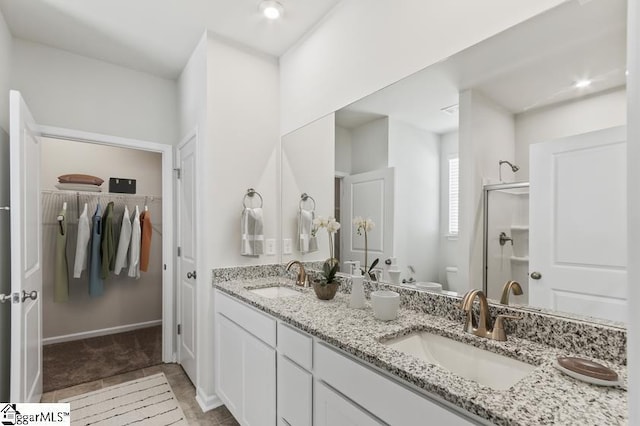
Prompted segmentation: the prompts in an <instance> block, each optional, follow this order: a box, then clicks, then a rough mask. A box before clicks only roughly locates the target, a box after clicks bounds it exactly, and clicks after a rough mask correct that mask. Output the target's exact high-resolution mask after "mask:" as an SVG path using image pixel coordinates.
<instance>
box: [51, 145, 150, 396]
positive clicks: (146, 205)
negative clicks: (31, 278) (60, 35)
mask: <svg viewBox="0 0 640 426" xmlns="http://www.w3.org/2000/svg"><path fill="white" fill-rule="evenodd" d="M68 174H83V175H90V176H95V177H99V178H100V179H101V180H104V183H102V184H101V185H95V184H94V185H93V186H92V187H83V185H82V184H80V186H74V183H73V182H72V183H71V184H69V185H61V184H60V183H61V182H62V181H63V180H64V179H60V176H64V175H68ZM110 178H119V179H125V180H126V182H129V180H131V182H132V183H133V180H135V193H133V194H130V193H111V192H109V191H110V183H109V179H110ZM40 180H41V187H42V201H41V202H42V204H41V207H42V214H43V217H42V225H43V226H42V228H43V229H42V239H43V241H42V250H43V300H42V306H43V308H42V309H43V338H44V339H43V340H44V345H45V346H44V349H43V352H44V353H43V361H44V367H43V368H44V371H43V373H44V383H43V385H44V391H45V392H47V391H51V390H55V389H60V388H64V387H68V386H72V385H76V384H80V383H84V382H89V381H94V380H99V379H103V378H106V377H109V376H112V375H115V374H120V373H124V372H127V371H132V370H137V369H140V368H144V367H148V366H151V365H155V364H159V363H160V362H161V361H162V332H161V324H162V244H163V241H162V196H161V194H162V155H161V154H159V153H154V152H147V151H142V150H136V149H127V148H119V147H112V146H106V145H100V144H95V143H89V142H78V141H68V140H62V139H53V138H43V142H42V161H41V176H40ZM98 182H99V180H98ZM111 189H112V190H116V188H114V187H113V185H111ZM131 190H133V189H131ZM111 203H113V204H111ZM98 206H100V207H99V210H100V211H101V215H102V217H101V221H100V222H97V221H96V220H94V219H93V216H94V214H95V213H96V210H97V209H98ZM108 206H111V208H110V210H111V209H112V214H111V219H110V220H109V225H108V226H109V228H110V232H103V231H104V229H105V228H104V226H105V224H106V222H107V218H106V216H104V215H105V213H106V210H107V207H108ZM125 208H126V210H127V213H128V215H127V218H125V217H124V214H125ZM85 209H86V215H87V216H88V224H89V231H90V232H89V235H90V237H89V239H88V240H89V241H88V243H86V244H87V248H86V260H85V261H84V262H82V261H81V260H79V261H78V264H76V256H77V255H78V256H82V254H81V252H82V250H77V245H78V243H79V242H80V245H81V246H82V244H83V242H82V241H86V239H83V238H82V234H83V233H86V231H81V232H80V234H81V238H80V240H79V239H78V233H79V226H78V225H79V222H82V221H83V219H81V216H82V215H83V212H84V211H85ZM136 212H138V213H137V214H136ZM140 214H143V215H145V216H147V219H149V217H150V221H149V220H147V221H146V226H147V229H146V230H145V229H144V226H141V224H140V222H139V220H140V219H139V215H140ZM136 216H137V217H138V219H136ZM127 220H129V221H130V223H131V232H122V227H123V222H127ZM143 221H144V220H143ZM84 223H85V225H84V226H85V229H86V223H87V222H86V221H85V222H84ZM96 224H98V228H96V226H95V225H96ZM81 225H82V223H81ZM127 226H128V225H127ZM136 227H137V229H138V231H137V232H136V231H135V230H136ZM80 229H82V226H80ZM94 231H99V232H94ZM143 234H144V235H143ZM63 235H64V237H63V238H61V236H63ZM107 235H109V236H110V239H109V241H106V242H105V241H103V240H104V238H105V237H106V236H107ZM121 237H122V241H123V243H122V247H120V246H121V244H120V242H121V241H120V239H121ZM148 238H150V244H149V242H148V241H146V242H143V240H145V239H148ZM98 239H100V241H98ZM61 240H64V241H66V247H64V245H65V244H64V243H61ZM94 241H95V244H94ZM103 242H104V244H103ZM61 244H63V248H62V249H61V248H60V245H61ZM145 245H146V247H145ZM95 248H97V249H98V250H99V251H100V253H101V256H105V257H106V258H107V259H109V260H110V261H105V262H104V265H103V264H102V262H101V261H99V265H98V266H99V268H98V269H97V270H92V259H91V257H92V250H94V249H95ZM118 249H120V250H118ZM60 250H64V254H66V265H65V264H64V263H65V262H64V261H63V260H61V255H60V253H58V251H60ZM122 250H124V253H125V255H124V260H125V264H124V265H123V264H122V263H123V262H122V260H123V259H119V262H118V263H119V265H116V259H115V255H116V254H118V252H119V251H122ZM94 251H95V250H94ZM136 251H137V252H138V253H136ZM132 252H133V253H132ZM136 255H137V257H136ZM110 256H111V257H110ZM144 256H148V266H146V267H145V265H144V263H146V262H145V261H144V259H142V258H143V257H144ZM120 257H122V256H120ZM94 260H95V259H94ZM136 260H137V261H138V263H137V266H138V267H137V268H136V266H135V264H136ZM141 261H142V262H141ZM141 263H142V265H141ZM80 264H82V265H83V266H84V267H83V268H80V269H82V270H81V272H80V273H78V272H79V271H80V269H79V266H80ZM132 264H133V265H134V266H131V265H132ZM122 266H123V267H122ZM120 267H121V268H120ZM118 270H119V273H116V272H118ZM92 273H93V274H97V275H96V276H94V277H90V276H91V275H92ZM78 275H79V277H78ZM96 277H98V278H99V279H98V280H97V281H96V279H95V278H96ZM65 285H68V293H67V294H65V291H64V290H65ZM61 289H62V290H61ZM96 289H97V290H96Z"/></svg>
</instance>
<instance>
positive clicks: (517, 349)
mask: <svg viewBox="0 0 640 426" xmlns="http://www.w3.org/2000/svg"><path fill="white" fill-rule="evenodd" d="M215 277H216V274H215V271H214V284H213V285H214V287H215V289H216V291H215V307H216V314H215V315H216V336H215V343H216V345H215V346H216V381H217V383H216V385H217V392H218V395H219V397H220V398H221V399H222V400H223V402H224V403H225V404H226V405H227V407H228V408H229V410H230V411H231V412H232V413H233V414H234V416H235V417H236V418H237V419H238V421H239V422H240V423H242V424H247V425H273V424H278V425H311V424H315V425H338V424H356V425H369V424H371V425H375V424H391V425H411V424H425V421H426V420H427V419H428V420H429V422H432V424H438V425H463V424H509V425H528V424H581V425H589V424H591V425H607V424H612V425H616V424H626V422H627V420H626V419H627V417H626V416H627V401H626V399H627V393H626V391H625V390H622V389H620V388H608V387H597V386H594V385H590V384H587V383H583V382H579V381H577V380H575V379H572V378H570V377H568V376H565V375H563V374H562V373H560V372H559V371H558V370H557V369H555V368H554V367H553V363H554V362H555V359H556V358H557V357H558V356H561V355H572V354H573V355H575V354H576V352H574V351H572V350H566V349H564V348H562V347H559V346H557V345H556V347H551V346H547V345H544V344H541V343H537V342H534V341H531V340H527V339H523V338H519V337H516V336H515V335H511V336H509V337H508V340H507V341H506V342H496V341H492V340H488V339H482V338H478V337H476V336H472V335H470V334H469V333H465V332H464V331H463V330H462V318H461V316H460V320H459V321H456V320H454V319H452V318H448V317H447V315H443V313H445V311H447V310H448V309H449V308H447V305H448V304H449V305H450V307H451V308H453V309H457V308H456V306H455V303H454V302H455V300H453V298H449V297H448V296H444V295H437V296H434V295H428V296H427V297H438V298H443V299H442V306H441V309H440V310H438V311H434V312H433V313H432V314H427V313H424V312H421V311H420V310H419V309H414V308H416V307H417V302H416V300H417V299H416V298H419V297H420V295H421V294H422V295H425V294H426V293H420V292H415V291H414V292H413V293H415V295H413V296H411V297H407V294H403V308H401V310H400V313H399V317H398V319H397V320H395V321H389V322H382V321H378V320H375V319H374V318H373V313H372V311H371V308H370V305H368V306H367V308H366V309H362V310H355V309H350V308H349V307H348V295H346V294H344V293H338V295H337V296H336V298H335V299H334V300H332V301H320V300H318V299H317V298H316V297H315V295H314V294H313V291H311V289H301V288H293V287H292V286H291V280H290V279H288V278H282V277H278V276H266V277H262V278H239V277H235V278H234V277H230V276H228V277H227V278H231V279H228V280H224V278H222V279H221V275H220V274H218V275H217V278H218V279H216V278H215ZM254 277H255V275H254ZM278 287H279V288H286V289H287V290H288V291H269V292H266V293H265V292H264V291H262V290H258V291H255V290H256V289H264V288H278ZM344 287H345V288H344V289H343V290H347V291H348V286H344ZM265 294H268V296H265ZM449 299H452V300H449ZM409 306H411V307H412V309H407V307H409ZM453 315H454V316H455V315H457V314H456V313H453ZM574 325H576V324H574ZM576 326H579V325H576ZM567 327H568V328H565V330H571V328H572V325H568V326H567ZM546 331H547V332H548V330H546ZM573 331H575V330H571V331H570V332H573ZM417 332H418V333H420V332H428V333H429V334H430V335H435V336H437V337H438V338H442V339H443V340H445V341H449V342H453V343H454V344H460V345H465V347H468V348H469V350H470V351H472V350H478V351H480V352H482V353H487V354H489V358H491V357H496V356H498V357H499V356H504V357H507V358H508V361H514V360H517V362H519V363H521V364H522V365H526V366H527V367H528V369H527V370H524V373H522V374H523V375H522V376H521V377H522V378H521V379H520V378H519V377H515V376H514V377H515V378H514V380H515V381H514V382H513V383H509V382H508V381H507V382H506V385H505V383H495V382H492V381H491V378H492V376H505V375H506V376H508V375H509V374H511V373H509V372H507V373H505V372H500V371H498V370H497V369H496V371H495V374H493V372H492V371H487V370H491V368H487V367H483V368H481V370H482V371H480V373H482V374H480V376H482V375H484V376H486V377H488V380H489V381H485V378H486V377H485V378H483V377H480V376H478V377H476V378H474V379H471V378H469V377H470V376H468V374H473V371H471V372H461V371H456V373H453V372H452V371H451V370H450V368H449V367H450V366H448V367H447V368H445V367H442V366H440V365H435V364H433V363H429V362H427V361H425V360H423V359H421V358H420V357H417V356H415V354H414V355H410V354H409V353H407V352H406V351H403V349H402V347H400V346H398V345H397V344H389V343H390V342H396V341H398V337H401V336H405V335H411V334H416V333H417ZM541 332H544V331H541ZM582 334H583V337H587V336H586V335H587V334H589V332H583V333H582ZM565 337H567V336H565ZM569 340H570V339H569ZM574 340H575V339H574ZM602 349H603V352H602V354H603V356H602V357H601V358H608V357H607V355H606V352H607V351H608V350H609V349H608V348H602ZM458 352H460V351H459V350H458ZM613 352H615V350H614V351H613ZM598 353H599V352H597V350H596V352H593V353H592V354H593V355H597V354H598ZM578 355H582V356H585V354H584V353H579V352H578ZM616 356H617V355H613V356H611V357H610V358H615V357H616ZM482 357H483V356H480V358H482ZM590 358H591V359H594V360H598V361H599V362H601V363H604V364H607V365H609V366H611V367H612V368H614V369H615V370H616V371H617V372H618V374H619V375H620V377H621V378H622V379H623V381H624V382H625V383H626V374H627V373H626V367H625V366H624V365H622V364H624V359H622V360H621V364H616V363H615V362H613V361H612V359H605V360H604V361H603V360H602V359H598V357H593V356H591V357H590ZM496 359H497V358H496ZM505 359H506V358H505ZM467 362H468V361H467ZM514 362H516V361H514ZM478 365H480V364H478ZM464 377H466V378H464ZM502 378H505V377H502ZM506 379H507V380H509V377H506ZM479 382H480V383H484V384H480V383H479Z"/></svg>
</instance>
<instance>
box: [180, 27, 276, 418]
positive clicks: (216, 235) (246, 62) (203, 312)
mask: <svg viewBox="0 0 640 426" xmlns="http://www.w3.org/2000/svg"><path fill="white" fill-rule="evenodd" d="M203 74H204V76H205V77H206V81H204V82H203V81H202V80H203V78H202V77H203ZM278 76H279V70H278V63H277V61H276V60H275V58H272V57H269V56H265V55H261V54H257V53H255V52H254V51H251V50H248V49H245V48H243V47H241V46H236V45H233V46H232V45H230V44H228V43H226V42H222V41H220V40H218V39H217V38H215V37H214V36H213V35H212V34H205V36H204V38H203V40H202V41H201V43H200V44H199V45H198V47H197V48H196V50H195V51H194V53H193V55H192V56H191V59H190V60H189V63H188V64H187V66H186V67H185V69H184V70H183V72H182V75H181V76H180V81H179V84H178V86H179V87H180V96H179V99H180V108H179V109H180V114H179V115H180V117H181V118H180V128H181V132H182V134H183V135H184V134H185V133H186V132H188V131H189V130H190V129H191V128H193V127H194V126H195V127H197V128H198V132H199V133H198V144H199V146H198V148H197V158H198V164H197V167H198V172H197V175H196V178H197V182H198V184H197V187H198V194H197V196H198V201H197V211H198V213H199V216H198V218H197V227H198V231H197V232H198V234H199V235H201V236H202V238H200V239H199V242H198V244H199V245H198V249H197V253H198V254H197V256H198V267H197V271H198V276H199V277H202V281H201V282H199V285H198V288H197V299H198V305H197V311H198V313H197V324H196V329H197V331H196V332H197V341H198V346H197V348H196V351H197V376H198V379H197V383H196V388H197V389H196V391H197V398H198V401H199V402H200V404H201V405H203V406H212V405H215V404H216V403H217V401H219V400H218V399H217V398H216V396H215V382H214V369H213V366H214V363H213V356H214V355H213V354H214V350H213V349H214V348H213V341H214V339H213V333H214V331H213V329H214V327H213V325H214V312H213V289H212V287H211V285H210V278H211V270H212V269H213V268H219V267H225V266H236V265H250V264H264V263H274V262H276V261H277V257H276V256H261V257H259V258H253V257H243V256H240V214H241V206H242V200H243V197H244V195H245V193H246V191H247V189H248V188H250V187H252V188H255V189H256V190H257V191H258V192H260V194H261V195H262V197H263V199H264V206H263V209H264V234H265V238H277V237H278V236H279V223H280V217H279V213H280V210H279V208H278V205H279V192H280V185H279V180H278V176H279V166H280V162H279V158H280V129H279V118H280V115H279V114H280V112H279V109H278V107H277V105H279V79H278ZM200 92H202V93H205V94H206V98H205V99H203V98H202V93H200Z"/></svg>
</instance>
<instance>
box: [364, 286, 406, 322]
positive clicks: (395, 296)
mask: <svg viewBox="0 0 640 426" xmlns="http://www.w3.org/2000/svg"><path fill="white" fill-rule="evenodd" d="M371 304H372V305H373V316H374V317H375V318H376V319H379V320H381V321H392V320H394V319H396V318H397V317H398V309H399V308H400V294H399V293H396V292H395V291H390V290H378V291H374V292H371Z"/></svg>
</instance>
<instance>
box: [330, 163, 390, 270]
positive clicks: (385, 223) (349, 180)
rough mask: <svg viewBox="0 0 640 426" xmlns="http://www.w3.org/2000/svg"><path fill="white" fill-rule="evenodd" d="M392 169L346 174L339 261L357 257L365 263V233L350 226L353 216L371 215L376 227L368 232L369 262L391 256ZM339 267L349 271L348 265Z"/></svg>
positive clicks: (382, 262)
mask: <svg viewBox="0 0 640 426" xmlns="http://www.w3.org/2000/svg"><path fill="white" fill-rule="evenodd" d="M393 178H394V170H393V168H392V167H389V168H386V169H379V170H375V171H372V172H366V173H360V174H357V175H350V176H346V177H345V178H344V179H343V181H342V192H343V193H342V199H341V201H340V209H341V217H340V223H341V224H342V227H341V228H340V231H341V238H340V240H341V245H342V248H341V256H342V259H341V260H342V261H343V262H344V261H347V260H359V261H360V263H361V264H363V265H364V236H362V235H358V234H357V233H356V230H355V228H354V227H353V218H354V217H356V216H360V217H363V218H365V219H366V218H371V219H372V220H373V221H374V222H375V228H374V229H373V230H372V231H370V232H369V234H368V253H369V254H368V260H367V263H368V264H369V265H371V263H372V262H373V260H374V259H376V258H379V259H380V263H379V264H378V266H377V267H382V265H383V264H384V260H385V259H387V258H389V257H392V256H393V206H394V201H393V197H394V192H393V188H394V183H393ZM342 271H344V272H348V271H349V269H348V268H347V267H344V266H343V267H342Z"/></svg>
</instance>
